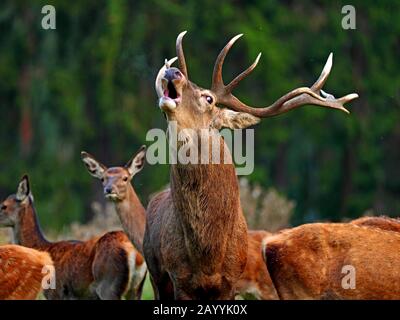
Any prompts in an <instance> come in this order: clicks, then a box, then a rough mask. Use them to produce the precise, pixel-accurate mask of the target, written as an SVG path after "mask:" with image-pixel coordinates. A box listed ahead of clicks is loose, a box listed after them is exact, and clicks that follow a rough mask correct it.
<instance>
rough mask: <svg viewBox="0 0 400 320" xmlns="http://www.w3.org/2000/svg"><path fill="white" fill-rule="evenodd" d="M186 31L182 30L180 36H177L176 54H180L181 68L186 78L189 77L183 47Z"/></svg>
mask: <svg viewBox="0 0 400 320" xmlns="http://www.w3.org/2000/svg"><path fill="white" fill-rule="evenodd" d="M186 32H187V31H183V32H181V33H180V34H179V35H178V38H176V55H177V56H178V65H179V70H181V72H182V73H183V75H184V76H185V77H186V79H188V78H189V77H188V72H187V67H186V61H185V54H184V53H183V48H182V38H183V36H184V35H185V34H186Z"/></svg>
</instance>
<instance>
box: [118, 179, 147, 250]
mask: <svg viewBox="0 0 400 320" xmlns="http://www.w3.org/2000/svg"><path fill="white" fill-rule="evenodd" d="M115 208H116V211H117V214H118V216H119V219H120V221H121V224H122V227H123V229H124V231H125V232H126V233H127V234H128V237H129V239H130V240H131V241H132V243H133V244H134V246H135V247H136V249H137V250H139V252H140V253H143V237H144V230H145V226H146V211H145V208H144V207H143V205H142V203H141V202H140V200H139V198H138V196H137V194H136V192H135V190H134V189H133V187H132V186H131V185H129V186H128V193H127V196H126V198H125V199H124V200H123V201H119V202H116V203H115Z"/></svg>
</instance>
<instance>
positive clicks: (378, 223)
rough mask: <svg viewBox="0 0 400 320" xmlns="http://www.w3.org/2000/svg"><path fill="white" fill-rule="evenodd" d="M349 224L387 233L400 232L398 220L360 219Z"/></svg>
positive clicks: (382, 218) (380, 218) (381, 218)
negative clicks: (377, 229)
mask: <svg viewBox="0 0 400 320" xmlns="http://www.w3.org/2000/svg"><path fill="white" fill-rule="evenodd" d="M351 223H352V224H356V225H359V226H366V227H374V228H379V229H383V230H388V231H395V232H400V220H399V219H394V218H389V217H385V216H381V217H362V218H359V219H356V220H353V221H351Z"/></svg>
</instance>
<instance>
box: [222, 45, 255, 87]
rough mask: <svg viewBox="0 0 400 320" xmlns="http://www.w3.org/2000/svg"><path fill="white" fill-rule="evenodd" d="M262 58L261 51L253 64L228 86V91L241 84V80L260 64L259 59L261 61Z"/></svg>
mask: <svg viewBox="0 0 400 320" xmlns="http://www.w3.org/2000/svg"><path fill="white" fill-rule="evenodd" d="M260 58H261V52H260V53H259V54H258V56H257V58H256V60H254V62H253V64H252V65H251V66H250V67H248V68H247V69H246V70H245V71H243V72H242V73H241V74H239V75H238V76H237V77H236V78H235V79H233V80H232V81H231V82H230V83H229V84H228V85H227V86H226V91H227V92H232V90H233V89H235V87H236V86H237V85H238V84H239V82H240V81H242V80H243V79H244V78H246V77H247V76H248V75H249V74H250V73H251V72H252V71H253V70H254V68H255V67H256V66H257V64H258V61H260Z"/></svg>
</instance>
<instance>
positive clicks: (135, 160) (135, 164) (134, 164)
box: [125, 146, 146, 177]
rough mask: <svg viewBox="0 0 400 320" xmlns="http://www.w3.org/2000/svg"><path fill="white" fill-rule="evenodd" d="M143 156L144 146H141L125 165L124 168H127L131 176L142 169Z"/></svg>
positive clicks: (144, 152)
mask: <svg viewBox="0 0 400 320" xmlns="http://www.w3.org/2000/svg"><path fill="white" fill-rule="evenodd" d="M145 158H146V146H141V147H140V149H139V151H138V153H137V154H136V155H135V156H134V157H132V159H131V160H129V161H128V163H127V164H126V165H125V168H126V169H128V171H129V174H130V176H131V177H133V176H134V175H135V174H136V173H138V172H139V171H140V170H142V169H143V166H144V163H145Z"/></svg>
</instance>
